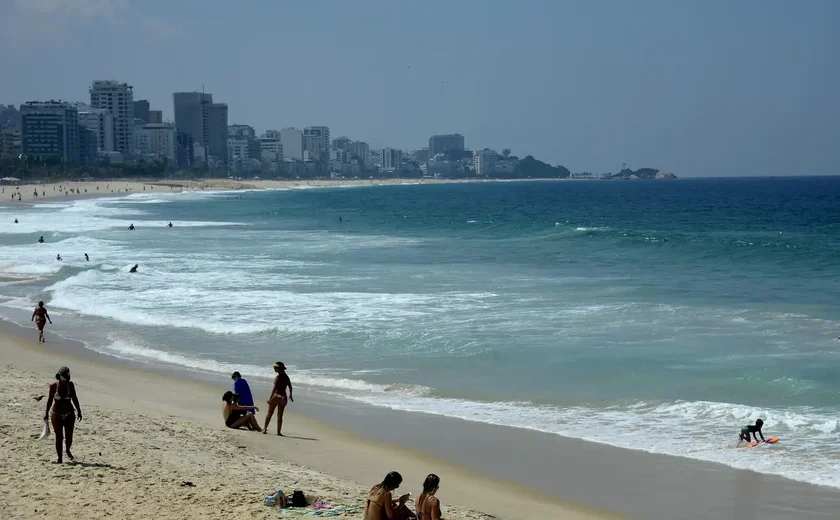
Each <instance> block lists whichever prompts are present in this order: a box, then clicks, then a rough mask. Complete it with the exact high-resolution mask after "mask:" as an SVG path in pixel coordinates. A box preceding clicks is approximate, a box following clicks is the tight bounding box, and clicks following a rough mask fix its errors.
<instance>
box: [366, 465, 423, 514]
mask: <svg viewBox="0 0 840 520" xmlns="http://www.w3.org/2000/svg"><path fill="white" fill-rule="evenodd" d="M400 484H402V475H400V474H399V473H397V472H396V471H392V472H390V473H388V474H387V475H385V479H384V480H383V481H382V482H380V483H379V484H377V485H375V486H373V488H372V489H371V490H370V493H369V494H368V500H367V507H365V518H364V520H408V519H409V518H417V517H416V516H414V513H412V512H411V509H409V508H408V507H406V505H405V503H406V502H407V501H408V497H409V496H411V494H410V493H406V494H405V495H403V496H401V497H400V498H399V499H397V500H394V498H393V494H392V492H393V491H394V490H396V489H397V488H398V487H400Z"/></svg>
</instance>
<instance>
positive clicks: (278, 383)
mask: <svg viewBox="0 0 840 520" xmlns="http://www.w3.org/2000/svg"><path fill="white" fill-rule="evenodd" d="M274 372H275V373H277V376H275V377H274V387H273V388H272V389H271V396H270V397H269V398H268V412H267V413H266V414H265V425H264V426H263V433H268V424H269V423H270V422H271V416H272V415H274V411H275V410H277V435H279V436H281V437H282V436H283V433H282V432H281V430H282V429H283V412H285V411H286V405H287V404H289V401H291V402H295V398H294V396H293V395H292V391H293V390H292V381H291V380H290V379H289V375H288V374H286V365H284V364H283V363H282V362H280V361H278V362H277V363H274ZM286 387H288V388H289V396H288V397H286Z"/></svg>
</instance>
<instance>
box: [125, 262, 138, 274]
mask: <svg viewBox="0 0 840 520" xmlns="http://www.w3.org/2000/svg"><path fill="white" fill-rule="evenodd" d="M137 267H139V264H134V267H132V268H131V269H129V270H128V272H129V273H136V272H137Z"/></svg>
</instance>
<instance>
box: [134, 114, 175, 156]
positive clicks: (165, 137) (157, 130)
mask: <svg viewBox="0 0 840 520" xmlns="http://www.w3.org/2000/svg"><path fill="white" fill-rule="evenodd" d="M137 151H138V152H140V153H144V154H156V155H159V156H160V157H161V158H163V159H165V160H166V162H167V163H168V164H169V165H170V166H175V164H176V163H177V158H178V137H177V135H176V133H175V127H174V126H172V125H171V124H168V123H149V124H146V125H142V126H140V127H139V128H138V129H137Z"/></svg>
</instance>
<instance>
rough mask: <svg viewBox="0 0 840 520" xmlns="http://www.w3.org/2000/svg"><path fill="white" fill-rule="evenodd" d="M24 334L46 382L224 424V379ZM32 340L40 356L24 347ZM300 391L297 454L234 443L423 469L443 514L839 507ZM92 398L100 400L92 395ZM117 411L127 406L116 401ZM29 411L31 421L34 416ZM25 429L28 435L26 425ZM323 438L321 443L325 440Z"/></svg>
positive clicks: (650, 458) (314, 463)
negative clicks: (78, 385) (58, 369)
mask: <svg viewBox="0 0 840 520" xmlns="http://www.w3.org/2000/svg"><path fill="white" fill-rule="evenodd" d="M25 332H31V331H28V330H26V329H24V328H22V327H20V326H19V325H16V324H13V323H12V322H8V321H0V352H3V354H4V359H9V361H7V363H11V365H8V366H10V367H14V368H13V370H18V369H19V368H23V369H25V370H30V371H33V372H39V373H40V374H41V376H42V378H44V377H46V378H49V373H50V372H52V371H54V370H55V368H54V367H52V366H51V365H49V362H47V364H46V366H39V365H34V366H33V363H37V362H41V363H42V364H43V362H44V360H45V359H47V358H49V359H50V362H52V364H56V363H57V364H58V365H62V364H64V365H68V366H71V368H72V369H73V370H74V374H78V373H84V374H86V375H85V376H84V379H85V380H87V379H88V378H90V377H92V378H100V377H101V378H102V379H104V381H101V382H98V383H97V384H96V385H94V386H93V387H94V388H95V389H96V390H98V391H99V392H102V393H106V394H108V395H109V399H121V398H124V397H126V392H128V393H129V395H130V396H131V398H132V401H131V405H130V406H131V408H135V407H139V408H140V409H142V410H143V411H144V413H147V412H148V410H151V409H154V408H155V407H156V406H159V405H160V404H161V402H160V399H161V398H160V392H164V393H167V394H169V395H177V396H178V398H177V399H176V400H174V401H173V402H170V403H166V406H165V407H164V408H163V409H162V410H159V412H161V413H164V415H163V416H166V417H173V416H176V415H177V417H178V418H179V419H189V420H191V421H197V422H199V423H201V424H202V427H205V428H210V430H213V431H226V430H225V429H224V428H223V427H222V426H221V424H220V423H221V420H220V419H218V420H217V419H216V415H218V410H216V408H215V405H214V403H213V398H214V396H215V394H219V393H221V392H222V391H223V390H225V389H226V386H224V385H223V384H222V383H221V379H223V377H222V376H219V375H216V374H210V373H202V372H198V371H195V372H193V371H187V370H182V369H178V368H177V367H168V366H164V365H160V366H158V365H154V364H145V363H140V362H133V361H129V360H124V359H121V358H117V357H113V356H109V355H107V354H100V353H98V352H96V351H93V350H90V349H88V348H87V347H85V346H84V345H82V344H78V345H75V346H74V345H73V344H74V343H75V341H74V340H65V339H56V338H57V336H56V335H55V334H51V336H52V338H53V339H52V341H51V343H49V344H48V345H46V346H41V345H38V344H37V343H35V342H34V341H27V340H24V339H21V338H20V335H21V334H22V333H25ZM33 345H34V346H36V348H35V350H36V351H37V352H32V346H33ZM10 347H11V348H10ZM78 349H83V350H82V351H79V350H78ZM10 354H11V355H10ZM53 359H54V360H53ZM58 365H57V366H58ZM293 376H294V374H292V377H293ZM75 377H76V380H77V381H79V380H81V378H80V377H79V376H75ZM47 381H48V379H47ZM44 384H46V383H44ZM148 385H152V386H153V387H154V390H152V389H150V388H148ZM298 386H299V387H301V386H302V385H298ZM251 387H252V390H253V391H254V394H255V396H257V397H256V399H255V400H256V401H257V402H259V401H260V397H259V396H261V395H262V394H264V393H266V392H268V391H269V384H268V383H267V382H265V381H261V380H259V379H252V380H251ZM304 388H305V387H302V388H299V390H298V392H297V393H298V400H297V402H296V403H295V404H294V405H293V408H292V411H291V412H287V414H286V421H285V422H284V425H285V427H286V433H287V435H289V437H288V438H289V439H292V440H293V441H295V442H294V450H291V451H290V450H288V447H287V446H285V445H273V444H271V443H270V442H264V441H262V440H261V439H264V438H265V437H266V436H262V435H256V434H249V432H239V433H235V432H231V433H232V434H234V435H236V436H237V438H236V442H241V443H242V444H243V445H244V446H247V448H248V450H249V452H250V453H253V454H254V455H256V454H268V455H269V456H270V457H272V458H274V459H275V460H282V461H284V462H286V463H293V464H295V465H299V466H303V467H305V468H312V469H313V470H315V471H320V472H323V473H326V474H328V475H331V476H332V477H333V478H337V479H342V481H343V482H349V484H347V485H349V486H353V485H355V486H357V487H358V489H362V490H364V489H365V488H364V485H362V484H360V482H364V483H365V484H366V483H367V482H368V481H370V480H371V479H373V480H374V481H376V479H377V478H381V477H377V475H378V474H379V473H383V472H387V471H390V469H386V468H391V469H397V470H398V471H400V472H401V473H403V476H404V477H406V484H405V486H404V489H405V490H412V493H414V495H415V497H416V496H417V494H418V492H417V491H415V490H413V488H411V487H410V486H411V484H412V483H413V482H414V481H415V480H417V479H418V478H419V479H420V480H422V475H425V473H427V472H436V473H438V474H439V475H441V478H442V480H443V482H444V486H445V487H446V490H445V491H442V492H441V494H440V496H441V499H442V501H443V503H444V504H451V503H453V502H455V503H457V504H458V505H460V506H462V508H463V509H453V508H452V507H451V506H447V513H449V515H448V517H447V518H454V519H458V518H464V519H470V520H472V519H480V520H484V519H486V518H491V517H495V518H500V519H523V520H530V519H532V518H533V519H536V518H557V519H577V518H580V519H596V518H662V519H670V518H683V519H686V520H688V519H701V518H711V517H714V518H735V517H739V518H740V517H746V518H757V517H761V518H762V519H770V520H776V519H778V520H782V519H786V518H790V517H791V516H790V515H791V514H792V512H795V516H796V517H797V518H803V519H819V518H833V517H835V516H836V513H838V512H840V490H838V489H835V488H831V487H827V486H818V485H814V484H807V483H803V482H798V481H793V480H790V479H787V478H784V477H779V476H774V475H767V474H762V473H755V472H752V471H747V470H740V469H735V468H731V467H729V466H725V465H723V464H718V463H712V462H704V461H699V460H694V459H687V458H682V457H676V456H671V455H662V454H652V453H647V452H643V451H638V450H630V449H625V448H617V447H613V446H608V445H603V444H597V443H593V442H589V441H585V440H580V439H574V438H566V437H561V436H557V435H552V434H547V433H542V432H537V431H533V430H523V429H519V428H512V427H507V426H496V425H490V424H486V423H476V422H471V421H464V420H460V419H455V418H449V417H441V416H436V415H429V414H424V413H412V412H401V411H395V410H390V409H386V408H379V407H374V406H369V405H363V404H360V403H354V402H351V401H346V400H343V399H341V398H334V397H333V396H327V395H322V394H321V393H320V392H317V391H313V392H312V393H311V394H308V393H307V392H306V390H304V391H303V392H301V390H303V389H304ZM138 392H139V393H138ZM86 393H87V390H86ZM135 394H137V395H135ZM140 396H142V397H140ZM302 396H305V397H304V398H303V399H301V397H302ZM85 400H86V401H90V400H91V398H90V397H86V398H85ZM93 401H94V402H95V403H97V405H99V406H103V405H102V404H100V403H99V401H98V398H93ZM109 402H110V401H109ZM83 406H84V404H83ZM116 409H117V410H118V411H120V412H123V413H124V412H126V410H125V408H124V406H123V404H120V405H118V406H116ZM263 412H264V410H263ZM163 416H160V417H158V418H161V417H163ZM35 417H36V416H35V415H33V417H32V419H31V420H30V421H29V422H31V423H33V424H34V423H36V422H37V421H36V420H35ZM262 417H263V416H262V414H258V418H259V419H262ZM338 425H340V426H338ZM30 429H31V430H32V431H34V430H35V428H34V426H33V427H30ZM0 431H2V428H0ZM30 433H31V432H30ZM267 437H268V439H267V440H272V439H274V440H276V439H275V438H274V436H271V435H270V436H267ZM311 439H319V441H320V442H319V443H318V446H317V447H315V448H316V449H307V448H311V447H312V446H311V445H310V443H311V444H315V443H314V442H312V441H311ZM477 439H480V442H476V440H477ZM327 441H329V444H328V445H325V444H321V442H327ZM45 449H46V448H41V451H42V452H44V450H45ZM298 450H301V451H298ZM47 451H49V450H47ZM44 453H46V452H44ZM80 453H81V452H80ZM348 453H352V454H353V456H348ZM430 453H435V454H436V455H434V456H433V455H430ZM394 461H400V462H394ZM389 463H390V465H388V464H389ZM418 466H419V467H423V468H424V469H423V470H418V469H417V468H418ZM377 468H378V469H377ZM406 468H407V469H406ZM383 474H384V473H383ZM408 475H412V476H411V477H409V476H408ZM415 475H417V476H415ZM418 482H419V481H418ZM1 488H2V486H0V489H1ZM450 497H458V498H450ZM514 497H521V498H527V500H526V501H525V502H527V504H528V507H527V508H524V509H525V510H523V508H522V507H521V502H522V501H521V500H519V499H516V500H514V499H513V498H514ZM476 510H481V511H484V513H476V512H475V511H476ZM453 512H454V513H455V514H453ZM481 514H488V515H492V516H491V517H485V516H481ZM459 515H464V516H459ZM470 515H478V516H470Z"/></svg>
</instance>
